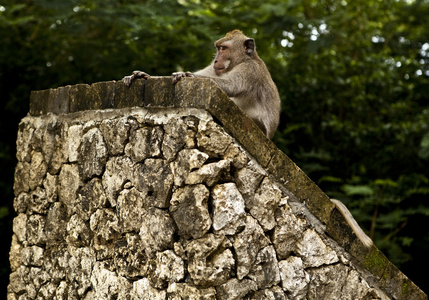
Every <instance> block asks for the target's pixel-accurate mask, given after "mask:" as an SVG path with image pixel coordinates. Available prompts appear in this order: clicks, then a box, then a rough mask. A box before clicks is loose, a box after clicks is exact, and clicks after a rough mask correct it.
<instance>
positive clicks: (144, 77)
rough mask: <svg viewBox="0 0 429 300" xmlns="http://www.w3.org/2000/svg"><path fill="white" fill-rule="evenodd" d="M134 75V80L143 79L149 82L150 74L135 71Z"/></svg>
mask: <svg viewBox="0 0 429 300" xmlns="http://www.w3.org/2000/svg"><path fill="white" fill-rule="evenodd" d="M133 75H134V78H143V79H145V80H147V79H148V78H149V77H150V75H149V74H148V73H146V72H143V71H134V72H133Z"/></svg>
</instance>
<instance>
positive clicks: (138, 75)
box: [123, 71, 150, 86]
mask: <svg viewBox="0 0 429 300" xmlns="http://www.w3.org/2000/svg"><path fill="white" fill-rule="evenodd" d="M149 77H150V75H149V74H147V73H146V72H142V71H134V72H133V74H132V75H130V76H125V77H124V79H123V81H124V84H125V85H126V86H130V85H131V83H132V82H133V80H134V79H136V78H143V79H145V80H147V79H148V78H149Z"/></svg>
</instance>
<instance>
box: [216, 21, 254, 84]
mask: <svg viewBox="0 0 429 300" xmlns="http://www.w3.org/2000/svg"><path fill="white" fill-rule="evenodd" d="M215 47H216V49H217V52H216V56H215V59H214V62H213V68H214V69H215V72H216V75H218V76H220V75H222V74H224V73H227V72H228V71H230V70H232V69H233V68H234V67H235V66H236V65H238V64H240V63H242V62H243V61H246V60H248V59H252V58H255V56H257V54H256V47H255V40H254V39H252V38H249V37H247V36H245V35H244V34H243V33H242V32H241V31H240V30H237V29H236V30H233V31H230V32H228V33H227V34H226V36H225V37H223V38H221V39H220V40H217V41H216V42H215Z"/></svg>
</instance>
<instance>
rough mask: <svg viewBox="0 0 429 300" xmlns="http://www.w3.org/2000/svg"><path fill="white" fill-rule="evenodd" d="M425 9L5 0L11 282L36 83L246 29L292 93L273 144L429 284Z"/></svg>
mask: <svg viewBox="0 0 429 300" xmlns="http://www.w3.org/2000/svg"><path fill="white" fill-rule="evenodd" d="M428 16H429V1H427V0H415V1H412V0H408V1H405V0H385V1H380V0H366V1H364V0H354V1H350V0H341V1H337V0H321V1H315V0H265V1H263V3H262V1H256V0H247V1H243V0H234V1H230V0H221V1H208V0H153V1H149V0H146V1H133V0H122V1H112V0H103V1H100V0H87V1H76V0H69V1H63V0H57V1H48V0H33V1H30V0H26V1H25V0H3V1H0V99H1V100H2V101H1V104H2V105H1V108H0V114H1V116H0V122H1V126H0V134H1V136H2V139H1V142H0V161H1V165H2V167H3V172H1V174H0V189H1V190H0V191H1V198H2V202H1V203H0V228H1V231H0V236H1V238H2V239H3V240H4V241H5V243H4V246H3V247H2V249H1V252H0V259H1V262H0V282H1V283H2V291H3V292H6V285H7V282H8V274H9V272H10V270H9V266H8V251H9V245H10V239H11V232H12V231H11V227H12V226H11V224H12V219H13V217H14V213H13V205H12V202H13V190H12V186H13V173H14V166H15V164H16V161H15V145H14V143H15V139H16V132H17V129H18V123H19V120H20V119H21V118H22V117H24V116H25V115H26V113H27V112H28V100H29V94H30V91H31V90H40V89H47V88H54V87H58V86H63V85H68V84H77V83H93V82H98V81H103V80H112V79H120V78H122V77H123V76H124V75H128V74H130V72H131V71H132V70H134V69H141V70H144V71H146V72H148V73H149V74H153V75H169V74H171V73H172V72H174V71H177V70H185V71H186V70H190V71H192V70H196V69H199V68H202V67H204V66H205V65H207V64H208V63H209V62H210V60H211V58H212V56H213V52H214V49H213V42H214V41H215V40H216V39H218V38H219V37H221V36H223V35H224V34H225V33H226V32H228V31H229V30H232V29H235V28H240V29H241V30H243V31H244V32H245V33H246V34H247V35H248V36H252V37H254V38H255V39H256V44H257V47H258V53H259V55H260V56H261V57H262V58H263V59H264V60H265V62H266V63H267V65H268V68H269V69H270V71H271V74H272V76H273V79H274V81H275V82H276V84H277V86H278V89H279V92H280V95H281V98H282V101H283V106H282V109H283V111H282V115H281V124H280V127H279V130H278V132H277V133H276V135H275V137H274V142H275V143H276V144H277V145H278V146H279V147H280V148H281V149H282V150H283V151H284V152H285V153H286V154H288V155H289V156H290V157H291V158H292V159H293V160H294V161H295V163H296V164H297V165H298V166H300V167H301V168H302V169H303V170H304V171H305V172H306V173H307V174H308V175H309V176H310V177H311V178H312V179H313V180H314V181H315V182H316V183H317V184H318V185H319V186H320V187H321V188H322V189H323V190H324V191H325V192H326V193H327V194H328V195H329V196H331V197H335V198H337V199H340V200H342V201H343V202H344V203H345V204H346V205H347V206H348V207H349V208H350V209H351V211H352V213H353V214H354V216H355V217H356V219H357V220H358V222H359V223H360V224H361V225H362V227H363V228H364V229H365V230H366V231H367V232H368V233H369V234H370V235H371V237H372V238H373V239H374V240H375V243H376V244H377V246H378V247H379V248H380V249H381V250H382V251H383V252H384V253H385V254H386V255H387V256H388V258H389V259H390V260H391V261H392V262H394V263H395V264H396V265H397V266H398V267H399V268H400V269H401V270H402V271H403V272H404V273H405V274H406V275H407V276H409V277H410V278H411V279H412V280H413V281H414V282H415V283H416V284H417V285H419V286H420V287H421V288H423V289H424V290H425V291H426V292H429V283H428V282H427V279H426V278H427V276H426V273H427V272H426V271H427V269H429V260H428V259H427V253H428V252H429V230H428V228H429V227H428V225H427V224H428V223H429V167H428V166H429V165H428V163H429V64H428V62H429V29H428V26H427V17H428ZM6 241H7V242H6Z"/></svg>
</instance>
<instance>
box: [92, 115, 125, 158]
mask: <svg viewBox="0 0 429 300" xmlns="http://www.w3.org/2000/svg"><path fill="white" fill-rule="evenodd" d="M131 120H133V119H131ZM130 127H131V125H130V122H129V119H128V118H125V117H124V118H120V119H114V120H112V119H107V120H103V122H102V123H101V124H100V130H101V132H102V133H103V137H104V140H105V142H106V146H107V149H108V151H109V154H110V155H120V154H123V153H124V148H125V141H126V140H128V136H129V129H130Z"/></svg>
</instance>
